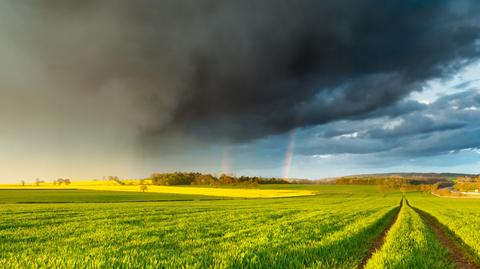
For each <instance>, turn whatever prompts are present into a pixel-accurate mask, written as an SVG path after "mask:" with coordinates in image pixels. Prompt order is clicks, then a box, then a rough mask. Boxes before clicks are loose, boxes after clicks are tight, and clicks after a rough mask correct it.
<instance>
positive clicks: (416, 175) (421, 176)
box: [339, 173, 477, 180]
mask: <svg viewBox="0 0 480 269" xmlns="http://www.w3.org/2000/svg"><path fill="white" fill-rule="evenodd" d="M474 176H477V175H475V174H462V173H379V174H360V175H350V176H344V177H339V178H362V177H368V178H386V177H388V178H392V177H395V178H407V179H444V180H451V179H454V178H457V177H474Z"/></svg>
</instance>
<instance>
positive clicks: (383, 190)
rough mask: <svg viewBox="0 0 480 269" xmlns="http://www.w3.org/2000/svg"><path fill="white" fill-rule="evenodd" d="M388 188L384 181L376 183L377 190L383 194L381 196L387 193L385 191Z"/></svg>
mask: <svg viewBox="0 0 480 269" xmlns="http://www.w3.org/2000/svg"><path fill="white" fill-rule="evenodd" d="M389 190H390V186H389V185H388V184H387V183H386V182H384V183H382V184H379V185H378V191H379V192H380V193H382V194H383V197H385V196H386V195H387V192H388V191H389Z"/></svg>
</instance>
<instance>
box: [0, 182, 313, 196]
mask: <svg viewBox="0 0 480 269" xmlns="http://www.w3.org/2000/svg"><path fill="white" fill-rule="evenodd" d="M19 188H21V189H84V190H101V191H127V192H141V189H140V186H139V185H120V184H118V183H117V182H115V181H106V180H99V181H94V180H90V181H72V183H71V184H70V185H63V184H62V185H54V184H53V183H41V184H39V186H36V185H34V184H28V185H25V186H22V185H19V184H3V185H0V189H19ZM146 191H147V192H155V193H174V194H195V195H207V196H220V197H234V198H275V197H294V196H306V195H314V194H316V192H315V191H311V190H261V189H243V188H238V189H237V188H232V189H231V188H208V187H205V188H204V187H172V186H157V185H148V189H147V190H146Z"/></svg>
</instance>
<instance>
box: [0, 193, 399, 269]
mask: <svg viewBox="0 0 480 269" xmlns="http://www.w3.org/2000/svg"><path fill="white" fill-rule="evenodd" d="M316 191H320V194H319V195H315V196H304V197H292V198H288V199H284V198H272V199H247V200H215V201H176V202H175V201H172V202H162V203H159V202H145V203H130V202H125V203H67V204H4V205H2V207H0V268H4V267H8V268H39V267H44V268H77V267H82V268H139V267H140V268H205V267H210V268H353V267H356V266H357V265H358V264H359V263H360V262H361V260H362V259H363V257H364V256H365V255H366V253H367V251H368V249H369V246H370V243H371V242H372V240H373V239H374V238H375V237H376V235H377V234H379V233H380V232H381V231H382V230H383V229H384V227H385V226H386V225H387V223H388V220H389V219H390V218H391V217H392V214H393V212H394V211H393V209H394V208H395V207H396V206H398V201H399V200H400V196H399V195H398V194H391V195H388V196H387V197H383V196H382V195H380V194H378V193H370V194H369V195H368V197H367V198H366V197H365V195H364V193H363V192H362V191H358V192H353V193H352V192H345V193H343V194H341V193H340V191H339V190H336V191H337V192H335V193H332V192H330V190H329V189H328V188H327V189H326V191H325V192H324V193H322V192H321V189H318V190H316Z"/></svg>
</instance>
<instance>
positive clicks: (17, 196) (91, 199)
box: [0, 189, 222, 204]
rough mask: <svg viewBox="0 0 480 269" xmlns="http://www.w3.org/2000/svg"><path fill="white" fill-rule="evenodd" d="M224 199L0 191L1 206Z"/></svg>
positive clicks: (109, 193)
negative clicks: (14, 204) (10, 204)
mask: <svg viewBox="0 0 480 269" xmlns="http://www.w3.org/2000/svg"><path fill="white" fill-rule="evenodd" d="M212 199H222V198H221V197H214V196H206V195H189V194H172V193H153V192H145V193H144V192H119V191H94V190H74V189H39V190H31V189H27V190H25V189H8V190H7V189H3V190H2V189H0V204H4V203H113V202H128V201H130V202H136V201H138V202H144V201H174V200H181V201H192V200H212Z"/></svg>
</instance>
